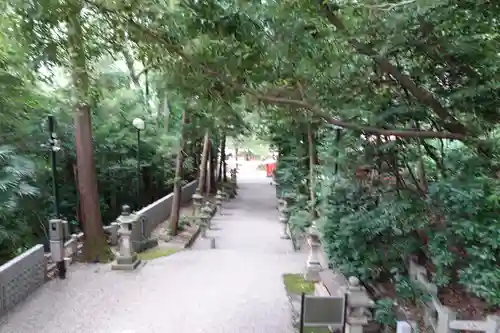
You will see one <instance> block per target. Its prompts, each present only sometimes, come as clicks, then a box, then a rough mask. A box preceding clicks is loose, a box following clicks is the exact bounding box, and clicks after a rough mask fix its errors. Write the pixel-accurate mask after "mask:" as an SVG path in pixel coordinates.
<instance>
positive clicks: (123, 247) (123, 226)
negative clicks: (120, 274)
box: [111, 205, 141, 271]
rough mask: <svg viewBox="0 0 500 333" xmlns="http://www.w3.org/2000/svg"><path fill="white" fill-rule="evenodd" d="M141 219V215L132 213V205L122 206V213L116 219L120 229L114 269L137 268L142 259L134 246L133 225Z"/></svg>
mask: <svg viewBox="0 0 500 333" xmlns="http://www.w3.org/2000/svg"><path fill="white" fill-rule="evenodd" d="M138 221H139V216H137V215H136V214H132V213H130V207H129V206H127V205H124V206H123V207H122V214H121V215H120V216H119V217H118V218H117V219H116V222H117V223H119V224H120V228H119V229H118V235H119V242H118V247H119V251H120V253H119V255H118V258H117V259H116V263H113V265H112V266H111V269H114V270H126V271H131V270H134V269H136V268H137V266H139V264H140V263H141V261H140V260H139V259H137V254H136V253H135V251H134V248H133V246H132V240H131V235H132V227H133V225H134V224H135V223H137V222H138Z"/></svg>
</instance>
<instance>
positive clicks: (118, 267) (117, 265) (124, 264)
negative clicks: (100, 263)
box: [111, 256, 141, 271]
mask: <svg viewBox="0 0 500 333" xmlns="http://www.w3.org/2000/svg"><path fill="white" fill-rule="evenodd" d="M140 263H141V261H140V260H139V259H137V256H133V257H130V258H118V259H117V260H116V262H114V263H113V264H112V265H111V269H112V270H114V271H133V270H134V269H136V268H137V266H139V264H140Z"/></svg>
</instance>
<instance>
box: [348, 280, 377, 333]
mask: <svg viewBox="0 0 500 333" xmlns="http://www.w3.org/2000/svg"><path fill="white" fill-rule="evenodd" d="M346 296H347V311H346V324H347V326H348V327H349V332H352V333H363V332H364V331H365V330H364V327H366V325H368V324H369V323H370V321H372V320H373V316H372V312H371V309H372V308H373V307H374V306H375V302H374V301H373V300H372V299H371V298H370V297H369V296H368V293H367V291H366V289H365V288H364V287H363V286H362V285H361V282H360V281H359V279H358V278H357V277H355V276H351V277H349V279H348V285H347V290H346Z"/></svg>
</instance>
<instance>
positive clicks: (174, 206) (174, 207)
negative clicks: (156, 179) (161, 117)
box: [170, 109, 187, 236]
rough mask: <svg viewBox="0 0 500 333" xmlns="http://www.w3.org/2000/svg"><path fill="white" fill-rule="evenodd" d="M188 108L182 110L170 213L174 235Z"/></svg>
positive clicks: (177, 219)
mask: <svg viewBox="0 0 500 333" xmlns="http://www.w3.org/2000/svg"><path fill="white" fill-rule="evenodd" d="M186 118H187V116H186V109H183V111H182V120H181V125H180V129H179V131H180V134H179V148H178V150H177V158H176V161H175V179H174V197H173V199H172V209H171V213H170V232H171V233H172V235H173V236H175V235H177V229H178V227H179V216H180V215H179V213H180V208H181V189H182V178H181V177H182V165H183V163H184V150H183V149H184V143H185V139H184V132H185V126H186V123H187V120H186Z"/></svg>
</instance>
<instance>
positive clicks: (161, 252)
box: [137, 247, 181, 260]
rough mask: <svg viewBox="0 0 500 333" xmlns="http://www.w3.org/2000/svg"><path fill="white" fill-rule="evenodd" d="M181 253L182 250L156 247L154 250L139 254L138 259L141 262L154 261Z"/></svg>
mask: <svg viewBox="0 0 500 333" xmlns="http://www.w3.org/2000/svg"><path fill="white" fill-rule="evenodd" d="M179 251H181V250H180V249H173V248H161V247H156V248H154V249H151V250H148V251H144V252H141V253H138V254H137V258H139V259H140V260H153V259H157V258H161V257H168V256H169V255H171V254H174V253H176V252H179Z"/></svg>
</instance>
